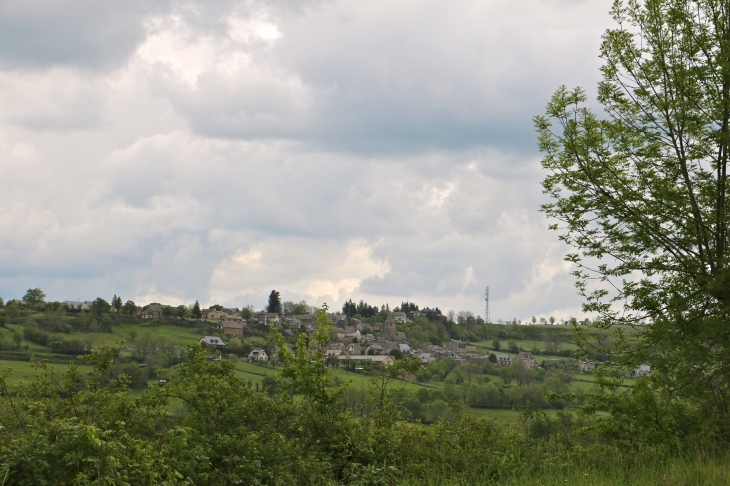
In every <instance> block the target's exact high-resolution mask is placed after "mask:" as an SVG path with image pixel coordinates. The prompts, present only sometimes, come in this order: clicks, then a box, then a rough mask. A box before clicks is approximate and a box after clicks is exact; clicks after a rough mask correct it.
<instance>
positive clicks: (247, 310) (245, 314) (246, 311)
mask: <svg viewBox="0 0 730 486" xmlns="http://www.w3.org/2000/svg"><path fill="white" fill-rule="evenodd" d="M241 317H242V318H244V319H245V320H249V319H251V318H252V317H253V308H252V307H251V306H250V305H247V306H245V307H244V308H243V309H241Z"/></svg>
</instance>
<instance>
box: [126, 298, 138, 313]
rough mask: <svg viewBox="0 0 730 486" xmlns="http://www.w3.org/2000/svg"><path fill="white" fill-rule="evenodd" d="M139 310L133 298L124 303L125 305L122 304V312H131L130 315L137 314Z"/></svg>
mask: <svg viewBox="0 0 730 486" xmlns="http://www.w3.org/2000/svg"><path fill="white" fill-rule="evenodd" d="M137 310H138V308H137V304H135V303H134V302H132V301H131V300H128V301H126V302H125V303H124V305H123V306H122V312H124V313H125V314H129V315H132V314H136V313H137Z"/></svg>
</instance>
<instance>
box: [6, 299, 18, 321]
mask: <svg viewBox="0 0 730 486" xmlns="http://www.w3.org/2000/svg"><path fill="white" fill-rule="evenodd" d="M5 315H7V316H8V320H9V321H10V323H11V324H15V323H16V322H17V321H18V317H19V316H20V306H19V305H18V303H17V302H15V301H14V300H13V301H10V303H9V304H8V305H7V306H6V307H5Z"/></svg>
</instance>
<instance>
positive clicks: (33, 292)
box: [23, 287, 46, 306]
mask: <svg viewBox="0 0 730 486" xmlns="http://www.w3.org/2000/svg"><path fill="white" fill-rule="evenodd" d="M23 301H25V303H26V304H28V305H33V306H35V305H40V304H43V303H44V302H45V301H46V294H45V293H44V292H43V291H42V290H41V289H39V288H37V287H36V288H34V289H28V291H27V292H26V293H25V295H24V296H23Z"/></svg>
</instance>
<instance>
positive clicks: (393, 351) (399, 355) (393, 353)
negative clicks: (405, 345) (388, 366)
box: [388, 348, 403, 359]
mask: <svg viewBox="0 0 730 486" xmlns="http://www.w3.org/2000/svg"><path fill="white" fill-rule="evenodd" d="M388 354H389V355H390V356H392V357H394V358H395V359H403V353H402V352H401V350H400V349H398V348H393V349H391V350H390V353H388Z"/></svg>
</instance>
